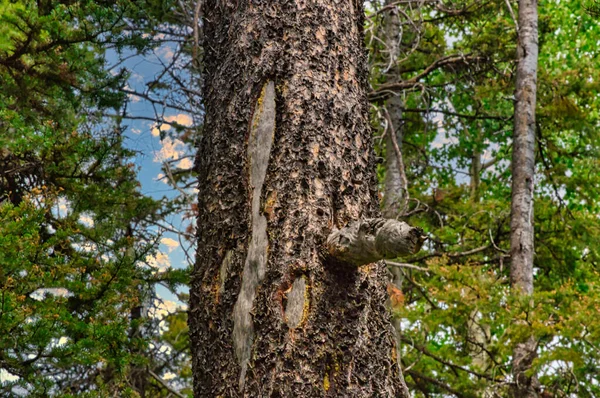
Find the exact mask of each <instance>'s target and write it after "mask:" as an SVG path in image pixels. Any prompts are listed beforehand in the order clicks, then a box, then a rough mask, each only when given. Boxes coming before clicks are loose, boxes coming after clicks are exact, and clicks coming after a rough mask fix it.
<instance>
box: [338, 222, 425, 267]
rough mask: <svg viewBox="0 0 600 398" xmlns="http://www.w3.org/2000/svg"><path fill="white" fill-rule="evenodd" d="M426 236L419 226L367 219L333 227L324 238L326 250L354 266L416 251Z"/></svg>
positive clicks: (339, 259)
mask: <svg viewBox="0 0 600 398" xmlns="http://www.w3.org/2000/svg"><path fill="white" fill-rule="evenodd" d="M425 239H427V237H426V236H425V235H424V234H423V230H422V229H421V228H415V227H411V226H410V225H408V224H407V223H405V222H403V221H398V220H394V219H386V218H370V219H365V220H360V221H353V222H351V223H350V224H348V226H346V227H344V228H342V229H334V230H333V231H332V232H331V234H329V236H328V237H327V253H328V254H329V256H331V257H333V258H335V259H336V260H338V261H342V262H345V263H349V264H352V265H355V266H357V267H358V266H361V265H365V264H370V263H374V262H376V261H379V260H383V259H393V258H396V257H400V256H405V255H408V254H414V253H417V252H418V251H419V250H420V249H421V246H422V245H423V242H424V241H425Z"/></svg>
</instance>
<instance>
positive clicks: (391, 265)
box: [385, 261, 431, 273]
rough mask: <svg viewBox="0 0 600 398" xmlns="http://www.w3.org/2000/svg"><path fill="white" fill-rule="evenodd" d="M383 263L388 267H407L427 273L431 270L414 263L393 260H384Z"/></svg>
mask: <svg viewBox="0 0 600 398" xmlns="http://www.w3.org/2000/svg"><path fill="white" fill-rule="evenodd" d="M385 264H386V265H389V266H390V267H398V268H408V269H414V270H416V271H421V272H426V273H429V271H431V270H429V269H427V268H423V267H417V266H416V265H413V264H408V263H397V262H395V261H386V262H385Z"/></svg>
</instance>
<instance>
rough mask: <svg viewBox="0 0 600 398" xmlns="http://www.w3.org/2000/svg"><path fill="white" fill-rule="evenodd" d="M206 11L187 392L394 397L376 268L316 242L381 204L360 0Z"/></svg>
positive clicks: (380, 269)
mask: <svg viewBox="0 0 600 398" xmlns="http://www.w3.org/2000/svg"><path fill="white" fill-rule="evenodd" d="M203 9H204V10H205V11H204V37H205V42H204V47H203V48H204V51H205V55H204V66H205V103H206V119H205V127H204V132H205V133H204V136H203V138H202V141H201V143H200V148H199V152H198V158H197V169H198V172H199V202H198V206H199V211H200V214H199V217H198V253H197V261H196V267H195V270H194V273H193V276H192V284H191V291H190V314H189V319H190V334H191V341H192V356H193V371H194V390H195V396H197V397H239V396H246V397H313V396H314V397H321V396H328V397H329V396H330V397H372V396H380V397H402V396H405V395H404V393H403V391H405V386H402V383H401V379H400V377H399V374H398V372H397V358H396V351H395V346H394V334H393V329H392V327H391V324H390V317H389V313H388V311H387V308H386V305H385V302H386V291H385V285H386V279H387V276H386V271H385V267H384V265H383V264H382V263H381V262H378V263H371V264H367V265H363V266H356V265H350V264H347V263H345V262H344V261H341V260H334V259H333V258H331V257H329V256H330V255H331V254H330V253H328V252H327V248H326V243H327V238H328V236H329V235H330V233H331V232H332V231H334V230H338V236H342V235H343V231H344V230H345V229H344V227H345V226H346V225H347V224H351V223H350V222H351V221H359V220H365V219H371V218H376V217H377V212H378V203H377V185H376V176H375V163H374V155H373V150H372V142H371V141H372V139H371V132H370V129H369V121H368V113H367V111H368V108H367V101H366V86H367V80H366V77H367V70H366V62H365V61H366V57H365V53H364V49H363V41H362V39H363V35H362V22H363V9H362V2H358V1H352V2H349V3H344V4H343V5H341V4H338V3H334V2H333V1H330V0H314V1H311V2H308V1H303V0H298V1H296V2H232V1H229V2H228V1H224V2H217V1H215V0H209V1H207V2H206V3H205V5H204V7H203ZM352 225H364V226H365V228H367V227H370V226H373V227H374V228H378V227H380V226H381V225H382V223H379V222H371V221H369V222H365V223H362V224H356V223H354V224H352ZM340 230H341V231H340ZM359 230H360V231H359V232H361V233H360V234H359V236H363V235H361V234H362V233H363V232H365V231H363V230H362V229H361V228H359ZM365 233H370V231H366V232H365ZM367 236H370V235H368V234H367ZM342 240H343V239H340V241H339V242H337V243H339V244H340V245H341V244H342V243H343V242H342ZM336 247H338V246H336ZM339 247H341V246H339ZM403 387H404V388H403Z"/></svg>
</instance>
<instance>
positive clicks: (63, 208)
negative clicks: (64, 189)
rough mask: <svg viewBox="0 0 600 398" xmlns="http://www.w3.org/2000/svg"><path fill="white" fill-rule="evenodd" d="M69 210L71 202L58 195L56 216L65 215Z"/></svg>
mask: <svg viewBox="0 0 600 398" xmlns="http://www.w3.org/2000/svg"><path fill="white" fill-rule="evenodd" d="M70 211H71V204H70V203H69V201H68V200H67V199H66V198H64V197H60V198H59V199H58V217H66V216H68V215H69V212H70Z"/></svg>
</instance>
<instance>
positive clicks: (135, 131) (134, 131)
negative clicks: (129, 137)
mask: <svg viewBox="0 0 600 398" xmlns="http://www.w3.org/2000/svg"><path fill="white" fill-rule="evenodd" d="M131 132H132V133H133V134H137V135H139V134H140V133H141V132H142V130H140V129H136V128H132V129H131Z"/></svg>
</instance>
